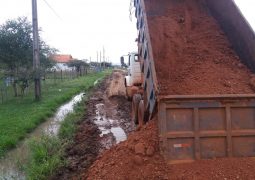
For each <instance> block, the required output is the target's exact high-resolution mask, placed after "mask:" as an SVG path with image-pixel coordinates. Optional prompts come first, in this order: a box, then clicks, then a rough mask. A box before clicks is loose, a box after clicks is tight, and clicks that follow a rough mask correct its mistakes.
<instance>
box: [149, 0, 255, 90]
mask: <svg viewBox="0 0 255 180" xmlns="http://www.w3.org/2000/svg"><path fill="white" fill-rule="evenodd" d="M144 3H145V8H146V14H147V22H148V29H149V34H150V40H151V45H152V50H153V57H154V63H155V70H156V75H157V80H158V90H159V91H158V93H159V94H160V95H192V94H193V95H195V94H196V95H198V94H199V95H204V94H251V93H254V90H253V89H252V85H251V84H250V80H251V78H252V73H251V71H250V70H249V69H248V68H247V67H246V66H245V65H244V64H242V62H241V60H240V59H239V57H238V55H237V54H236V53H235V51H234V50H233V48H232V46H231V44H230V43H229V41H228V39H227V36H225V34H224V32H223V31H222V30H221V28H220V25H219V24H218V23H217V21H216V20H215V19H214V18H213V17H212V16H211V14H210V12H209V10H208V8H207V6H206V4H205V3H204V1H201V0H189V1H174V0H145V1H144Z"/></svg>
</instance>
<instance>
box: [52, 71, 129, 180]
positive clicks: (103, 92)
mask: <svg viewBox="0 0 255 180" xmlns="http://www.w3.org/2000/svg"><path fill="white" fill-rule="evenodd" d="M124 74H125V72H124V71H121V70H115V71H113V73H112V74H111V75H110V76H109V77H107V78H105V79H104V80H103V81H102V82H101V83H99V84H98V86H97V87H96V88H95V90H93V93H92V94H91V96H90V98H89V99H88V101H87V102H86V115H85V116H84V119H83V120H82V121H81V122H80V123H79V124H78V125H77V126H78V128H77V132H76V134H75V137H74V142H73V144H72V145H70V146H69V147H68V148H67V149H66V157H65V158H66V159H67V161H68V165H67V166H66V167H63V168H61V169H59V170H58V172H56V175H55V176H54V177H51V179H79V177H80V174H81V172H82V173H83V178H84V172H86V171H87V169H88V168H89V167H90V165H91V164H92V163H93V162H94V161H95V160H96V158H97V157H98V156H100V153H101V152H103V151H104V150H105V149H109V148H110V147H112V146H114V145H116V144H118V143H119V142H121V141H123V140H126V138H127V135H128V134H129V133H130V132H131V131H133V130H134V124H133V123H132V122H131V119H130V109H131V103H130V102H128V101H127V99H126V97H125V87H124Z"/></svg>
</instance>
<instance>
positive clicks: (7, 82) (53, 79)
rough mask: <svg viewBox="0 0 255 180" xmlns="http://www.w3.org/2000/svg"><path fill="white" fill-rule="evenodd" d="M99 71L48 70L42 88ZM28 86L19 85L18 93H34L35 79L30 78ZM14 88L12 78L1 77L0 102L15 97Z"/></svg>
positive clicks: (22, 94) (24, 94)
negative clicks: (23, 87) (22, 87)
mask: <svg viewBox="0 0 255 180" xmlns="http://www.w3.org/2000/svg"><path fill="white" fill-rule="evenodd" d="M94 72H97V71H96V69H88V68H83V69H81V70H80V71H75V70H73V71H47V72H45V73H44V74H43V75H42V81H41V86H42V88H45V89H46V90H47V89H48V86H52V85H56V84H59V83H61V82H64V81H71V80H73V79H75V78H78V77H81V76H86V75H87V74H90V73H94ZM28 84H29V85H28V87H27V88H25V89H24V91H23V90H22V89H21V86H19V84H18V85H17V89H18V94H19V96H21V97H24V96H26V95H27V94H29V93H33V91H34V84H33V80H32V79H31V80H29V82H28ZM13 97H14V90H13V87H12V82H11V78H1V79H0V103H1V104H4V103H6V102H7V101H9V100H11V99H13Z"/></svg>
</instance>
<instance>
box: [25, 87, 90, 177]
mask: <svg viewBox="0 0 255 180" xmlns="http://www.w3.org/2000/svg"><path fill="white" fill-rule="evenodd" d="M89 94H90V92H88V93H87V95H86V97H85V98H84V99H83V101H81V102H80V103H78V104H77V105H75V107H74V112H73V113H70V114H68V115H67V117H66V118H65V119H64V121H62V123H61V126H60V129H59V132H58V136H49V135H48V136H43V137H41V138H40V139H37V140H36V141H35V140H32V141H31V142H30V144H29V147H30V158H29V160H28V163H27V165H25V168H24V169H25V171H26V174H27V179H31V180H37V179H41V180H46V179H48V177H50V176H52V175H54V173H55V172H56V170H57V169H58V168H60V167H63V166H65V165H66V164H67V163H68V162H67V160H66V159H65V158H64V151H65V148H66V147H67V146H70V145H71V143H72V142H73V137H74V134H75V131H76V128H77V123H78V122H79V121H81V120H82V119H83V117H84V114H85V113H86V109H84V108H86V107H85V103H86V100H87V99H86V98H87V97H88V96H89ZM52 145H54V146H52Z"/></svg>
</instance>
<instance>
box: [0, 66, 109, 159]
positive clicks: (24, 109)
mask: <svg viewBox="0 0 255 180" xmlns="http://www.w3.org/2000/svg"><path fill="white" fill-rule="evenodd" d="M108 73H109V71H106V72H101V73H93V74H89V75H87V76H85V77H80V78H77V79H74V80H72V81H63V82H61V83H58V84H55V83H53V82H52V83H48V84H47V86H43V87H44V88H43V89H42V91H43V99H42V101H40V102H35V101H34V99H33V94H32V93H31V94H28V95H27V96H25V97H23V98H13V99H10V100H9V101H8V102H6V103H5V104H0V115H1V116H0V132H1V133H0V157H2V156H3V155H4V154H5V153H6V151H7V150H9V149H11V148H14V147H15V146H16V145H17V143H18V141H19V140H21V139H23V138H24V137H25V136H26V134H27V133H29V132H31V131H32V130H33V129H34V128H36V127H37V126H38V125H39V124H40V123H41V122H43V121H45V120H46V119H47V118H48V117H50V116H51V115H53V113H54V112H55V110H56V109H57V108H58V106H59V105H61V104H62V103H64V102H65V101H67V100H68V99H70V98H71V97H72V96H73V95H74V94H76V93H78V92H80V91H84V90H85V91H87V90H88V89H90V88H91V87H93V83H94V81H95V80H97V79H98V78H100V77H104V76H105V75H106V74H108Z"/></svg>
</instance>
